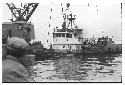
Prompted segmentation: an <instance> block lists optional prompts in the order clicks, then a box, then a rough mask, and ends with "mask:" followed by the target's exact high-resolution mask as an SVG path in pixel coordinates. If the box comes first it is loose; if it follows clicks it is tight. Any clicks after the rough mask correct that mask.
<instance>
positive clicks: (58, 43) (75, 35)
mask: <svg viewBox="0 0 125 85" xmlns="http://www.w3.org/2000/svg"><path fill="white" fill-rule="evenodd" d="M69 6H70V4H69V3H67V10H66V11H65V12H63V19H64V21H63V24H62V27H61V28H58V27H56V29H55V30H54V32H53V44H52V49H53V51H54V52H55V53H81V52H82V51H81V50H82V48H81V46H82V42H83V38H82V34H83V33H82V31H83V29H79V28H78V26H77V25H75V22H74V21H75V19H76V18H75V17H76V15H73V13H72V12H71V11H70V12H69Z"/></svg>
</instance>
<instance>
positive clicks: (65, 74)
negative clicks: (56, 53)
mask: <svg viewBox="0 0 125 85" xmlns="http://www.w3.org/2000/svg"><path fill="white" fill-rule="evenodd" d="M121 66H122V55H121V54H92V55H84V56H83V55H79V56H75V55H69V56H66V55H63V56H60V57H58V58H55V59H50V60H45V61H37V64H36V65H35V66H34V70H35V75H34V79H35V81H36V82H121V77H122V74H121Z"/></svg>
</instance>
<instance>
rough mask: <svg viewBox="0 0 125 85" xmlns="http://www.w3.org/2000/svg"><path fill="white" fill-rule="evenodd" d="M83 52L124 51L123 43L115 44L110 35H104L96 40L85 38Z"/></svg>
mask: <svg viewBox="0 0 125 85" xmlns="http://www.w3.org/2000/svg"><path fill="white" fill-rule="evenodd" d="M82 49H83V53H100V52H106V53H112V52H122V44H115V43H114V41H112V38H109V37H108V36H105V37H104V36H103V37H101V38H97V41H96V40H92V41H90V40H85V41H84V42H83V45H82Z"/></svg>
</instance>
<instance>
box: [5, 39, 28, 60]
mask: <svg viewBox="0 0 125 85" xmlns="http://www.w3.org/2000/svg"><path fill="white" fill-rule="evenodd" d="M28 46H29V45H28V43H27V42H26V41H25V40H24V39H22V38H18V37H12V38H10V39H9V40H8V41H7V53H8V55H13V56H14V57H16V58H20V57H22V56H24V55H25V53H26V48H27V47H28Z"/></svg>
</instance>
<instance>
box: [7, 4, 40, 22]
mask: <svg viewBox="0 0 125 85" xmlns="http://www.w3.org/2000/svg"><path fill="white" fill-rule="evenodd" d="M6 4H7V6H8V7H9V9H10V11H11V12H12V15H13V16H14V17H15V19H16V20H15V21H26V22H27V21H28V20H29V18H30V17H31V15H32V14H33V12H34V11H35V9H36V8H37V6H38V3H27V4H25V5H24V6H23V8H16V6H15V5H14V4H13V3H6ZM21 6H22V4H21ZM11 21H13V19H12V20H11Z"/></svg>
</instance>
